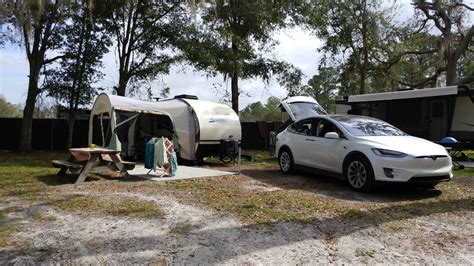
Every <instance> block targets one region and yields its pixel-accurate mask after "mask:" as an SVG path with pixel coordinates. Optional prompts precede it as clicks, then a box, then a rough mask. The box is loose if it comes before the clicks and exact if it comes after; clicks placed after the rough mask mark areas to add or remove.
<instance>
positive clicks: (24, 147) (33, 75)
mask: <svg viewBox="0 0 474 266" xmlns="http://www.w3.org/2000/svg"><path fill="white" fill-rule="evenodd" d="M39 72H40V68H39V67H38V66H36V64H35V62H30V75H29V80H28V94H27V97H26V104H25V108H24V109H23V119H22V121H21V131H20V143H19V146H18V150H19V151H20V152H30V151H31V132H32V127H33V115H34V112H35V105H36V96H37V95H38V79H39Z"/></svg>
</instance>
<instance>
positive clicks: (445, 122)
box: [336, 86, 474, 141]
mask: <svg viewBox="0 0 474 266" xmlns="http://www.w3.org/2000/svg"><path fill="white" fill-rule="evenodd" d="M473 96H474V91H473V90H471V89H469V87H467V86H459V87H458V86H449V87H439V88H427V89H419V90H416V89H411V90H402V91H394V92H383V93H372V94H362V95H350V96H349V97H345V99H344V100H341V101H336V113H338V114H359V115H366V116H372V117H376V118H379V119H382V120H385V121H387V122H389V123H391V124H393V125H395V126H397V127H399V128H400V129H402V130H404V131H405V132H407V133H409V134H411V135H415V136H418V137H422V138H425V139H429V140H435V141H439V140H441V138H443V137H445V136H452V137H455V138H457V139H458V140H461V141H467V140H474V97H473Z"/></svg>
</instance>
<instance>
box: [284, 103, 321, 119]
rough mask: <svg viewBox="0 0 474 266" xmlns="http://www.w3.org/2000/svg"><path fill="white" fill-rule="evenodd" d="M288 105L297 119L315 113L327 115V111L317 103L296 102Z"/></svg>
mask: <svg viewBox="0 0 474 266" xmlns="http://www.w3.org/2000/svg"><path fill="white" fill-rule="evenodd" d="M288 105H289V106H290V109H291V112H292V113H293V114H294V115H295V118H296V119H297V120H298V119H301V118H306V117H310V116H314V115H327V113H326V111H325V110H324V109H323V108H322V107H321V106H320V105H319V104H316V103H309V102H295V103H289V104H288Z"/></svg>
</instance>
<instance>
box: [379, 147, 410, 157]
mask: <svg viewBox="0 0 474 266" xmlns="http://www.w3.org/2000/svg"><path fill="white" fill-rule="evenodd" d="M372 151H373V152H374V153H375V154H376V155H378V156H382V157H393V158H403V157H406V156H407V154H405V153H403V152H399V151H392V150H386V149H376V148H373V149H372Z"/></svg>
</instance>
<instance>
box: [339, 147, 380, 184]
mask: <svg viewBox="0 0 474 266" xmlns="http://www.w3.org/2000/svg"><path fill="white" fill-rule="evenodd" d="M344 175H345V176H346V180H347V182H348V183H349V185H350V186H351V188H352V189H354V190H356V191H360V192H371V191H372V190H373V189H374V184H375V178H374V171H373V169H372V165H371V164H370V162H369V160H368V159H366V158H365V157H363V156H361V155H356V156H353V157H351V158H349V160H348V161H347V163H345V164H344Z"/></svg>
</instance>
